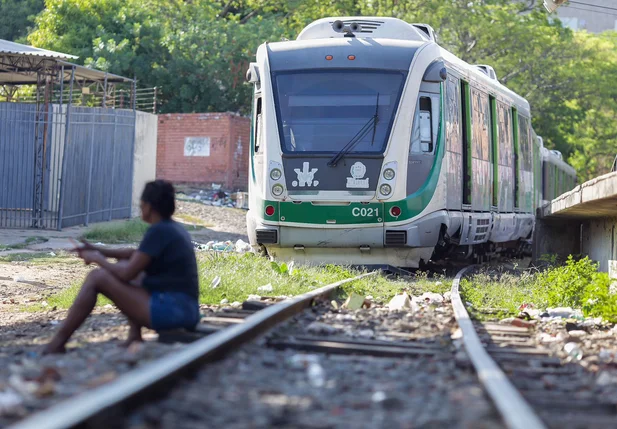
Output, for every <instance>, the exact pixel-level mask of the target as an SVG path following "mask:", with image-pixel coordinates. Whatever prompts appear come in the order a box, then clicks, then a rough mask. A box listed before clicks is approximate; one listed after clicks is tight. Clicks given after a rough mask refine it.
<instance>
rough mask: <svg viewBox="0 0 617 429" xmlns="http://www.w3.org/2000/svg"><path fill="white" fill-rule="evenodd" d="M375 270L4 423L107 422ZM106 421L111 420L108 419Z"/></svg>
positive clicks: (29, 426) (19, 427) (34, 428)
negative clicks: (183, 376) (168, 385)
mask: <svg viewBox="0 0 617 429" xmlns="http://www.w3.org/2000/svg"><path fill="white" fill-rule="evenodd" d="M374 274H376V272H370V273H366V274H361V275H359V276H356V277H353V278H350V279H346V280H342V281H339V282H336V283H332V284H330V285H327V286H324V287H322V288H320V289H316V290H314V291H311V292H308V293H305V294H303V295H299V296H297V297H295V298H292V299H290V300H288V301H283V302H281V303H279V304H274V305H272V306H269V307H266V308H265V309H263V310H261V311H258V312H257V313H255V314H253V315H251V316H249V317H247V318H246V320H245V322H244V323H240V324H237V325H233V326H231V327H229V328H226V329H223V330H221V331H220V332H217V333H214V334H212V335H209V336H207V337H205V338H202V339H200V340H198V341H196V342H194V343H192V344H190V345H188V346H186V347H185V348H183V349H181V350H179V351H178V352H174V353H173V354H170V355H167V356H164V357H162V358H160V359H157V360H155V361H153V362H150V363H148V364H146V365H144V366H143V367H140V368H138V369H135V370H133V371H130V372H127V373H125V374H124V375H123V376H122V377H120V378H118V379H117V380H116V381H113V382H111V383H108V384H105V385H103V386H101V387H98V388H96V389H93V390H90V391H88V392H85V393H83V394H79V395H76V396H74V397H71V398H69V399H67V400H65V401H63V402H60V403H58V404H56V405H54V406H52V407H50V408H48V409H46V410H43V411H40V412H38V413H36V414H33V415H32V416H30V417H28V418H26V419H24V420H22V421H20V422H18V423H16V424H14V425H13V426H10V429H41V428H45V429H68V428H74V427H88V425H91V426H96V427H109V426H108V425H106V423H105V420H106V419H108V418H109V419H113V418H115V417H118V416H122V415H124V412H125V411H126V409H127V408H129V407H132V406H133V405H135V404H136V400H137V399H139V398H142V397H145V396H146V395H148V394H149V393H153V391H154V390H156V389H160V388H161V387H163V386H164V385H166V384H168V383H169V382H171V381H174V380H177V379H178V378H179V376H182V375H185V374H187V373H189V372H190V371H191V370H193V369H196V368H198V367H199V366H200V365H203V364H205V363H209V362H213V361H216V360H218V359H220V358H221V357H222V356H223V355H224V354H226V353H228V352H230V351H231V350H233V349H234V348H237V347H239V346H240V345H242V344H244V343H246V342H248V341H250V340H252V339H254V338H256V337H258V336H259V335H261V334H263V333H265V332H266V331H267V330H269V329H270V328H272V327H273V326H274V325H276V324H278V323H281V322H283V321H285V320H287V319H289V318H290V317H292V316H294V315H296V314H298V313H300V312H302V310H304V309H305V308H308V307H309V306H310V305H311V303H312V302H313V300H315V299H317V298H320V297H325V296H328V295H329V294H330V293H332V292H333V291H335V290H336V289H337V288H339V287H340V286H342V285H344V284H346V283H350V282H353V281H356V280H360V279H362V278H364V277H367V276H371V275H374ZM110 424H111V422H110Z"/></svg>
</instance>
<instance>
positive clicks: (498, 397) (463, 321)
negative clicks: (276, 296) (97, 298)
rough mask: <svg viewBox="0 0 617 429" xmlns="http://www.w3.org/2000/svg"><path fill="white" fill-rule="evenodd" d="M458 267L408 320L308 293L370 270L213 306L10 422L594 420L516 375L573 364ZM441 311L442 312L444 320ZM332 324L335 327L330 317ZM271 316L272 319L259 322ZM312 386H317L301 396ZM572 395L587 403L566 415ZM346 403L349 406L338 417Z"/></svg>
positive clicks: (603, 415) (25, 427)
mask: <svg viewBox="0 0 617 429" xmlns="http://www.w3.org/2000/svg"><path fill="white" fill-rule="evenodd" d="M470 269H471V267H467V268H465V269H463V270H461V271H460V272H459V273H458V274H457V276H456V278H455V279H454V282H453V285H452V291H451V294H452V295H451V299H452V308H451V309H449V308H447V307H446V306H444V307H439V308H438V309H437V310H434V309H431V310H430V311H429V310H427V311H426V312H421V314H420V316H421V317H420V319H419V321H418V320H416V319H413V318H412V317H407V316H406V315H405V314H404V312H398V313H396V314H395V315H391V314H389V313H387V312H383V311H381V312H379V311H377V312H376V313H370V312H363V311H360V312H357V313H356V315H355V316H353V317H352V316H351V315H350V314H347V313H341V312H338V311H333V310H332V308H331V306H330V305H321V306H319V305H317V306H313V304H315V303H316V302H318V301H320V300H321V301H323V300H324V299H325V298H326V297H327V296H329V295H330V294H331V293H332V292H334V291H335V290H336V289H337V288H338V287H340V286H342V285H343V284H345V283H348V282H352V281H354V280H358V279H360V278H362V277H365V276H367V275H372V274H374V273H369V274H364V275H362V276H358V277H355V278H353V279H348V280H345V281H342V282H338V283H335V284H332V285H329V286H326V287H323V288H321V289H318V290H315V291H313V292H310V293H307V294H305V295H301V296H299V297H296V298H294V299H292V300H289V301H285V302H282V303H279V304H275V305H271V306H268V307H266V308H264V309H262V310H260V311H257V312H255V313H252V312H251V311H246V310H245V311H236V312H235V313H231V314H226V315H224V316H221V315H217V316H216V317H215V318H211V320H207V321H206V322H208V324H209V325H208V329H210V330H211V332H212V333H211V335H209V336H207V337H205V338H202V339H200V340H198V341H196V342H193V343H192V344H190V345H188V346H186V348H184V349H181V350H180V351H179V352H177V353H176V354H174V355H171V356H166V357H163V358H161V359H159V360H157V361H154V362H152V363H150V364H147V365H144V366H143V367H141V368H139V369H137V370H134V371H133V372H131V373H129V374H127V375H126V376H124V377H122V378H120V379H118V380H117V381H115V382H112V383H109V384H107V385H104V386H102V387H99V388H97V389H95V390H93V391H90V392H88V393H86V394H83V395H81V396H79V397H75V398H71V399H69V400H67V401H65V402H63V403H60V404H58V405H55V406H53V407H51V408H49V409H47V410H45V411H41V412H39V413H37V414H34V415H32V416H31V417H29V418H27V419H25V420H23V421H21V422H19V423H17V424H15V425H14V426H12V428H14V429H34V428H37V429H38V428H49V429H64V428H72V427H122V428H131V429H133V428H151V427H157V428H158V427H187V428H188V427H196V426H195V425H196V424H197V425H199V423H201V424H202V425H203V424H205V425H206V426H208V427H220V426H226V427H243V425H242V424H238V421H244V424H246V423H247V422H249V421H250V422H252V424H253V426H254V427H270V426H273V425H275V424H276V425H277V426H279V427H340V426H344V425H345V423H344V422H347V423H350V421H347V420H346V419H352V420H353V418H354V415H355V418H357V417H358V416H362V415H363V414H362V413H363V412H364V411H363V410H364V409H366V410H367V411H368V413H367V414H366V416H370V419H371V420H366V421H364V422H362V423H365V425H364V426H363V425H362V424H360V425H359V426H358V425H357V427H386V426H388V427H405V424H407V425H409V427H412V426H413V427H418V426H422V424H424V425H428V426H431V425H433V426H435V425H440V426H443V425H447V426H448V427H454V426H456V425H459V426H461V427H462V426H465V425H466V427H474V426H475V425H474V419H475V422H476V423H478V424H479V423H481V424H482V425H483V427H504V426H505V427H509V428H517V429H518V428H527V429H535V428H544V427H549V426H550V427H563V424H564V422H566V423H576V422H581V423H589V422H592V423H594V424H597V427H600V425H603V426H602V427H607V426H608V425H607V422H609V421H611V420H610V419H611V417H612V416H613V415H612V414H610V412H609V411H614V408H615V407H614V406H613V409H612V410H611V408H610V404H604V405H600V406H598V405H597V404H595V403H594V402H593V401H586V402H584V403H581V404H579V406H576V407H574V408H575V410H576V415H575V416H574V417H569V416H568V415H567V413H566V411H567V409H566V408H567V406H568V402H567V401H564V398H563V392H559V390H557V394H553V395H552V396H551V395H544V393H542V392H540V393H539V391H538V389H537V387H538V386H531V387H532V388H530V386H529V383H527V384H528V385H525V383H524V381H527V382H528V381H529V380H530V379H532V380H533V379H534V378H535V379H538V378H539V379H542V377H545V376H548V377H549V378H550V377H552V378H551V379H552V380H553V381H554V383H553V384H554V385H553V386H552V388H553V392H555V386H559V383H560V382H559V378H558V377H562V376H563V377H567V376H568V374H572V371H575V369H573V368H571V367H569V366H568V365H567V364H563V361H562V360H561V359H559V358H556V357H554V356H551V355H550V351H549V350H547V349H543V348H541V347H538V346H537V345H536V344H535V343H534V341H533V335H532V334H533V333H532V332H531V331H529V330H527V329H526V328H519V327H513V326H504V325H497V324H480V323H475V322H473V321H472V320H471V319H470V318H469V315H468V314H467V311H466V310H465V307H464V305H463V302H462V300H461V297H460V294H459V291H458V288H459V283H460V280H461V278H462V277H463V276H464V275H465V274H466V273H467V272H468V271H469V270H470ZM309 308H311V309H312V311H308V312H307V311H305V310H307V309H309ZM256 309H257V308H256ZM354 317H355V318H354ZM422 317H424V320H422ZM454 317H455V318H456V323H457V324H458V328H460V332H461V333H462V337H461V340H462V342H463V344H464V347H465V351H466V356H467V358H468V359H469V361H470V362H471V364H472V365H473V367H474V368H475V373H474V372H472V371H467V372H465V370H463V369H460V368H461V367H466V366H467V367H468V365H466V364H465V362H461V359H460V353H459V354H456V350H455V347H454V346H453V343H452V342H451V341H450V335H449V333H448V332H446V330H448V329H449V330H451V331H453V330H454V329H456V327H457V326H456V323H455V322H454V321H453V319H454ZM374 318H377V319H376V320H371V319H374ZM431 318H433V319H431ZM448 318H450V319H452V322H444V321H446V320H448ZM215 319H216V320H215ZM438 320H441V321H442V322H443V323H444V326H445V327H442V328H440V329H441V330H440V329H434V328H433V325H435V326H436V324H437V323H438V322H437V321H438ZM285 321H287V322H286V323H284V324H283V325H280V324H281V323H282V322H285ZM418 322H419V323H418ZM423 322H424V323H425V326H422V325H423ZM439 323H441V322H439ZM448 323H450V325H448ZM337 324H338V326H339V328H337V329H338V330H334V329H331V328H332V326H333V325H337ZM275 325H280V326H278V327H277V328H276V329H272V328H274V327H275ZM355 325H361V329H360V328H357V327H356V326H355ZM222 326H226V327H225V328H224V329H221V327H222ZM341 326H342V328H341ZM310 327H313V328H312V329H311V328H310ZM329 327H330V328H329ZM431 329H432V330H431ZM268 331H269V332H268ZM369 331H370V332H369ZM410 331H411V333H410ZM266 332H268V334H266V335H264V334H265V333H266ZM418 332H419V334H418ZM422 333H424V334H422ZM256 338H259V339H257V341H253V342H252V343H250V342H251V340H254V339H256ZM247 343H250V344H248V345H247ZM238 350H240V351H238ZM231 352H235V353H231ZM455 355H456V356H457V357H455ZM224 356H229V357H228V358H226V359H222V358H223V357H224ZM467 358H464V359H463V360H464V361H466V359H467ZM324 370H325V372H326V373H327V374H324ZM260 374H261V375H260ZM476 374H477V378H476ZM521 374H523V375H524V376H521ZM555 377H557V378H555ZM564 380H565V379H564ZM513 381H514V383H513ZM423 383H424V386H425V387H423ZM174 386H175V389H173V387H174ZM375 386H377V387H375ZM480 386H481V387H482V389H480V388H479V387H480ZM315 389H317V390H318V391H320V392H322V394H323V397H322V398H319V395H317V397H312V398H311V396H310V393H309V392H315ZM320 389H321V390H320ZM369 390H370V392H369V393H366V391H369ZM482 390H483V391H484V392H486V395H487V396H488V397H489V398H490V401H489V400H488V399H487V396H486V395H484V393H482ZM170 391H171V394H170V393H169V392H170ZM391 392H394V394H391ZM549 393H550V392H549ZM560 393H561V396H560ZM256 395H257V396H258V397H257V398H256ZM328 395H331V397H328ZM162 397H166V398H167V399H163V400H161V398H162ZM360 398H364V399H360ZM367 398H368V399H367ZM452 398H454V399H452ZM457 401H458V402H457ZM144 404H146V405H145V406H144ZM255 404H259V405H255ZM264 404H266V405H264ZM281 404H282V405H281ZM452 404H454V405H452ZM585 406H587V407H588V408H589V410H590V412H587V413H586V414H585V413H583V414H579V411H583V409H584V408H585ZM375 407H377V411H378V412H376V411H375ZM457 407H458V408H457ZM226 408H228V409H230V410H225V409H226ZM347 409H352V410H354V413H355V414H354V415H349V416H346V415H345V412H346V411H345V410H347ZM199 410H202V411H199ZM495 410H497V412H495ZM598 412H600V415H599V416H598ZM337 413H338V414H337ZM594 413H596V414H595V415H594ZM393 416H394V417H393ZM367 418H368V417H367ZM238 419H240V420H238ZM242 419H244V420H242ZM397 419H398V420H397ZM460 419H463V420H465V422H463V424H460V423H461V422H460V421H459V420H460ZM315 421H316V422H317V423H316V422H315ZM615 421H616V420H614V417H613V420H612V422H615ZM182 422H186V423H185V424H184V426H183V423H182ZM320 422H321V423H320ZM234 423H235V424H236V426H234ZM547 423H548V424H547ZM568 427H570V426H568ZM581 427H589V426H581Z"/></svg>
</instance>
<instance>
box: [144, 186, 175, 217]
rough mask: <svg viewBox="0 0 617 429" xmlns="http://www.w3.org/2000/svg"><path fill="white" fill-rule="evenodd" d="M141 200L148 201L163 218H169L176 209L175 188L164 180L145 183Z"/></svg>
mask: <svg viewBox="0 0 617 429" xmlns="http://www.w3.org/2000/svg"><path fill="white" fill-rule="evenodd" d="M141 200H142V201H143V202H144V203H148V204H150V205H151V206H152V208H153V209H154V210H155V211H156V212H157V213H158V214H160V215H161V216H162V217H163V219H170V218H171V215H173V214H174V211H176V190H175V189H174V186H173V185H172V184H171V183H170V182H168V181H166V180H155V181H154V182H148V183H146V187H145V188H144V191H143V192H142V194H141Z"/></svg>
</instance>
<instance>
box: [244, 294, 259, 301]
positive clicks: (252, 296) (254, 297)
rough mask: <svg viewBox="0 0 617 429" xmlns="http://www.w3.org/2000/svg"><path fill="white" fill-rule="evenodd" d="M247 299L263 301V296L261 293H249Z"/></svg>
mask: <svg viewBox="0 0 617 429" xmlns="http://www.w3.org/2000/svg"><path fill="white" fill-rule="evenodd" d="M246 300H247V301H261V296H259V295H249V296H248V297H247V298H246Z"/></svg>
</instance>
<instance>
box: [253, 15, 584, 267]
mask: <svg viewBox="0 0 617 429" xmlns="http://www.w3.org/2000/svg"><path fill="white" fill-rule="evenodd" d="M247 80H248V81H249V82H251V83H252V84H253V87H254V97H253V113H252V127H251V149H250V151H251V153H250V165H249V211H248V213H247V229H248V235H249V239H250V243H251V245H252V246H253V247H254V248H255V249H256V250H260V251H262V252H263V253H267V254H268V255H270V256H271V257H272V258H274V259H279V260H295V261H297V262H300V263H334V264H352V265H364V266H369V265H391V266H396V267H407V268H417V267H419V266H421V265H422V264H424V263H426V262H428V261H430V260H438V259H445V258H453V257H457V258H480V259H482V258H485V257H487V256H491V255H493V254H496V253H499V252H521V251H523V250H524V249H525V246H526V245H527V246H528V245H529V242H530V239H531V235H532V230H533V228H534V219H535V216H534V214H535V210H536V208H537V207H539V206H540V205H541V204H542V202H543V201H545V200H550V199H552V198H554V197H555V196H557V195H559V194H561V193H562V192H565V191H567V190H570V189H572V188H573V187H574V186H575V184H576V175H575V172H574V170H573V169H572V168H571V167H570V166H568V165H567V164H566V163H565V162H564V161H563V160H562V159H561V154H559V153H558V152H556V151H550V150H548V149H546V148H544V147H543V142H542V139H541V138H540V137H538V136H537V135H536V133H535V132H534V130H533V128H532V126H531V116H530V109H529V104H528V102H527V101H526V100H525V99H524V98H522V97H521V96H519V95H517V94H515V93H514V92H512V91H510V90H509V89H508V88H506V87H505V86H504V85H502V84H500V82H499V80H498V78H497V76H496V74H495V71H494V70H493V68H492V67H490V66H488V65H471V64H468V63H466V62H464V61H462V60H461V59H459V58H458V57H456V56H455V55H453V54H452V53H450V52H448V51H447V50H445V49H444V48H442V47H441V46H439V45H438V44H437V43H436V40H435V32H434V31H433V29H432V28H431V27H430V26H429V25H426V24H409V23H406V22H404V21H402V20H399V19H395V18H379V17H341V18H325V19H320V20H317V21H315V22H313V23H312V24H310V25H308V26H307V27H306V28H304V30H303V31H302V32H301V33H300V34H299V36H298V38H297V40H294V41H283V42H276V43H264V44H262V45H261V46H260V47H259V49H258V51H257V55H256V61H255V62H253V63H251V64H250V66H249V69H248V71H247Z"/></svg>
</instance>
